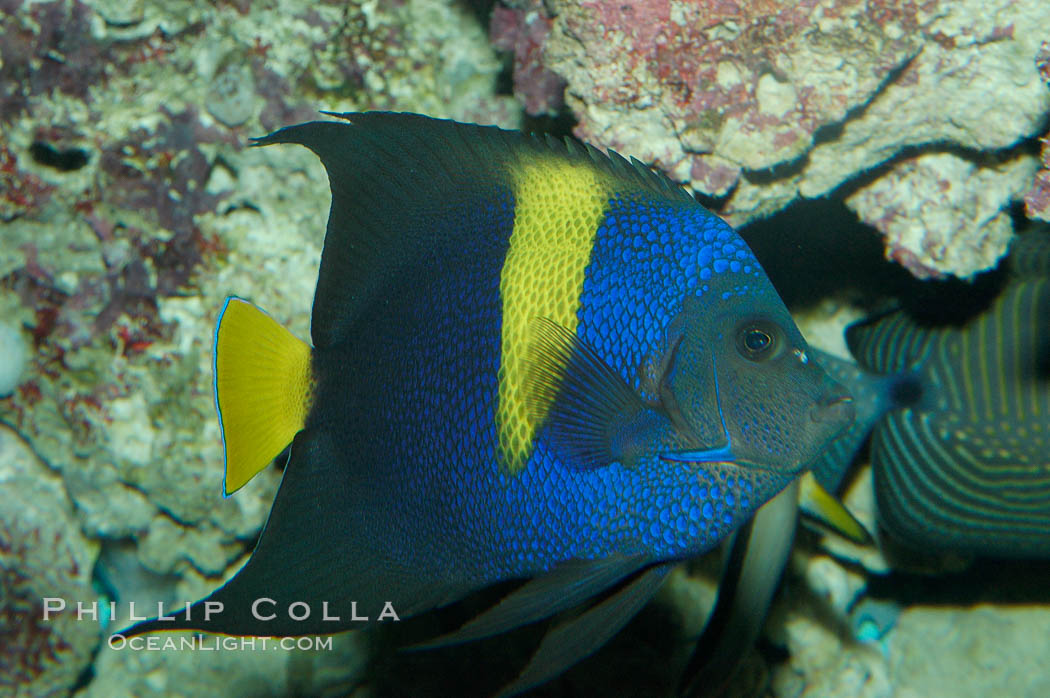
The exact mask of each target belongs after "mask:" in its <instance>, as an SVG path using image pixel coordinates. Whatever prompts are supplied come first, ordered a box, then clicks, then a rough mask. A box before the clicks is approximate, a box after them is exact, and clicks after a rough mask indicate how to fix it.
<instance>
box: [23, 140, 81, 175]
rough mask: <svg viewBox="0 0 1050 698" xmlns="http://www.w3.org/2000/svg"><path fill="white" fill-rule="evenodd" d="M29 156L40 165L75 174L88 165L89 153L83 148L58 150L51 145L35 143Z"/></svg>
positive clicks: (30, 147) (30, 149)
mask: <svg viewBox="0 0 1050 698" xmlns="http://www.w3.org/2000/svg"><path fill="white" fill-rule="evenodd" d="M29 154H30V156H32V158H33V161H34V162H36V163H37V164H38V165H44V166H45V167H51V168H54V169H56V170H58V171H59V172H73V171H74V170H79V169H80V168H81V167H83V166H84V165H86V164H87V163H88V152H87V151H86V150H83V149H81V148H64V149H61V150H59V149H57V148H55V147H54V146H52V145H51V144H50V143H45V142H44V141H34V142H33V144H32V145H31V146H29Z"/></svg>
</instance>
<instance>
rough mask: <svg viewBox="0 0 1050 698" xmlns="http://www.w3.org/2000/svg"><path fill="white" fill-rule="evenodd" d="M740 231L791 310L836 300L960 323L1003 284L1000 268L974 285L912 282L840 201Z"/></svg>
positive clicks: (816, 202)
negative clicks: (890, 306) (825, 300)
mask: <svg viewBox="0 0 1050 698" xmlns="http://www.w3.org/2000/svg"><path fill="white" fill-rule="evenodd" d="M740 234H741V236H743V238H744V239H745V240H746V241H747V243H748V245H749V246H750V247H751V249H752V250H753V251H754V253H755V256H756V257H757V258H758V261H759V262H760V263H761V264H762V267H763V269H765V271H766V273H767V274H768V275H769V278H770V280H771V281H772V282H773V286H774V287H776V289H777V291H778V292H779V293H780V295H781V297H782V298H783V299H784V302H785V303H786V304H787V305H788V307H789V308H791V309H792V310H800V309H804V308H807V307H812V306H814V305H816V304H817V303H819V302H820V301H822V300H824V299H825V298H829V297H838V298H844V299H847V300H849V301H851V302H853V303H855V304H857V305H859V306H861V307H862V308H865V309H866V310H868V311H869V312H874V311H876V310H881V309H884V308H885V307H886V306H887V305H896V306H901V307H904V308H905V309H907V310H909V311H910V312H911V313H912V314H913V315H914V316H916V318H917V319H920V320H921V321H925V322H930V323H935V324H941V323H959V322H963V321H965V320H966V319H967V318H969V317H972V316H973V315H974V314H976V313H978V312H980V311H981V310H982V309H984V308H986V307H987V306H988V304H989V303H991V301H992V300H993V299H994V298H995V297H996V296H997V295H998V293H999V292H1000V290H1001V289H1002V286H1003V284H1004V283H1005V280H1006V275H1005V271H1004V270H1002V269H995V270H991V271H988V272H985V273H983V274H979V275H978V276H977V277H976V278H975V279H974V280H973V281H962V280H960V279H955V278H948V279H945V280H927V281H921V280H919V279H916V278H915V277H913V276H912V275H911V274H910V273H908V272H907V271H906V270H905V269H904V268H902V267H901V266H899V265H897V264H895V263H893V262H890V261H888V260H887V259H886V258H885V254H884V251H883V239H882V236H881V235H880V234H879V232H878V231H877V230H876V229H875V228H872V227H871V226H869V225H866V224H865V223H862V222H861V221H860V220H859V219H858V218H857V217H856V215H855V214H854V213H853V212H852V211H851V210H850V209H849V208H847V207H846V205H845V203H843V201H842V199H841V198H839V197H828V198H821V199H809V200H801V201H797V202H795V203H793V204H792V205H790V206H788V207H787V208H786V209H784V210H783V211H780V212H779V213H777V214H775V215H773V216H770V217H769V218H766V219H763V220H760V221H756V222H754V223H751V224H749V225H747V226H744V227H742V228H741V229H740Z"/></svg>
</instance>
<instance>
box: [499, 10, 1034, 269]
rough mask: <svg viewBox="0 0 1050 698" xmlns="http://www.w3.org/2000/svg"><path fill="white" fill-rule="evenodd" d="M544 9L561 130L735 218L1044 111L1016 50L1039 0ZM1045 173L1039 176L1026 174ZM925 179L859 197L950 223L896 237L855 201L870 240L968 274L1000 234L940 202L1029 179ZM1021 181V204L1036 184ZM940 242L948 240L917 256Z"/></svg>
mask: <svg viewBox="0 0 1050 698" xmlns="http://www.w3.org/2000/svg"><path fill="white" fill-rule="evenodd" d="M514 4H515V6H521V4H522V3H521V2H516V3H514ZM544 7H546V8H547V9H548V10H549V12H550V16H551V18H552V22H551V28H550V32H549V34H548V35H547V37H546V39H545V40H544V42H543V46H542V48H541V49H540V50H539V51H538V52H536V53H535V55H538V56H539V57H540V60H541V62H542V65H543V67H544V68H546V69H548V70H551V71H553V72H554V73H557V74H558V75H559V76H560V77H562V78H563V79H564V80H565V81H566V89H565V103H566V105H567V106H568V108H569V109H571V110H572V112H573V113H574V115H575V116H576V118H577V126H576V131H575V133H576V135H577V136H578V137H580V138H581V139H583V140H586V141H588V142H591V143H594V144H596V145H598V146H603V147H608V148H612V149H614V150H617V151H618V152H620V153H622V154H624V155H631V156H634V157H637V158H639V159H640V160H643V161H644V162H647V163H649V164H652V165H654V166H656V167H658V168H659V169H662V170H663V171H664V172H666V173H667V174H668V175H670V176H671V177H672V178H673V179H675V180H677V181H680V182H683V183H686V184H688V185H689V186H691V187H692V188H693V189H694V190H696V191H697V192H700V193H702V194H706V195H710V196H715V197H719V198H721V199H722V201H721V202H720V205H721V208H720V210H719V213H720V214H721V215H722V216H723V217H725V218H726V219H727V220H728V221H730V222H731V223H733V224H735V225H740V224H743V223H747V222H749V221H752V220H755V219H757V218H761V217H764V216H769V215H771V214H773V213H776V212H777V211H779V210H781V209H783V208H784V207H785V206H787V205H789V204H791V203H792V202H793V201H795V200H797V199H799V198H816V197H822V196H827V195H829V194H832V195H833V194H837V193H840V192H842V191H844V189H843V185H845V184H846V183H847V182H850V185H849V186H848V187H846V188H845V189H849V190H855V189H856V185H857V184H861V185H862V186H867V185H870V184H871V183H872V180H873V179H878V178H880V177H884V176H885V177H890V181H889V182H888V184H889V185H892V186H897V185H899V186H905V182H906V181H911V180H914V179H915V178H916V177H919V176H922V172H921V171H914V172H911V173H910V174H909V175H908V176H907V177H903V176H899V174H898V173H894V167H893V166H894V164H895V163H896V162H897V161H898V160H899V159H900V158H902V157H905V156H914V155H917V154H923V153H936V152H943V151H944V148H945V147H949V148H959V149H961V150H963V151H966V152H970V153H971V154H972V155H973V156H974V157H970V158H969V159H971V160H973V161H974V162H977V163H980V162H981V158H980V157H976V155H977V154H978V153H984V152H986V151H992V153H993V154H995V156H996V157H999V156H1000V155H1003V154H1004V152H1005V151H1009V152H1006V153H1005V157H1006V158H1007V159H1010V158H1012V157H1013V156H1014V155H1022V156H1025V157H1032V156H1031V154H1030V152H1029V150H1030V149H1029V148H1028V145H1027V143H1026V140H1028V139H1032V138H1034V137H1036V136H1037V135H1038V134H1039V133H1040V132H1041V131H1042V130H1044V129H1045V119H1046V114H1047V113H1048V112H1050V91H1048V90H1047V89H1046V86H1045V84H1044V80H1045V77H1044V78H1041V77H1040V74H1039V70H1042V71H1043V72H1044V73H1045V72H1046V71H1047V67H1046V66H1047V58H1046V56H1043V57H1042V58H1040V59H1038V60H1033V58H1035V57H1036V55H1037V53H1038V51H1039V46H1040V42H1041V41H1043V40H1045V38H1046V36H1045V27H1046V26H1050V3H1046V2H1045V0H961V1H960V2H947V1H946V0H909V1H904V2H886V1H885V0H841V1H836V2H818V1H817V0H802V1H801V2H788V1H787V0H759V1H757V2H746V3H744V2H733V1H732V0H640V1H638V2H630V3H628V2H620V1H618V0H583V1H581V2H569V1H568V0H550V1H549V2H546V3H544ZM1037 62H1038V63H1039V66H1040V67H1039V68H1038V69H1037ZM518 88H519V90H520V89H523V88H522V86H521V85H518ZM526 99H527V96H526ZM920 169H922V168H920ZM957 169H960V170H961V169H965V168H957ZM1033 172H1034V170H1033ZM985 174H986V175H988V176H989V177H990V176H991V175H992V174H994V173H985ZM1047 179H1050V176H1048V175H1046V174H1045V172H1044V174H1041V175H1040V180H1039V182H1040V184H1039V187H1042V186H1044V185H1045V183H1046V180H1047ZM928 185H929V186H928ZM933 185H936V182H923V185H922V186H921V187H919V188H918V189H914V190H912V191H908V190H902V191H901V192H897V193H892V194H891V193H890V192H889V191H888V190H886V188H885V187H883V188H882V189H881V190H880V193H879V195H878V197H874V198H877V199H881V200H884V201H885V200H890V199H892V200H895V201H897V202H898V203H901V202H903V201H904V199H906V198H907V197H908V196H909V195H911V196H915V197H921V196H925V195H929V196H930V197H932V198H930V199H928V200H924V201H921V202H920V201H916V202H913V203H909V204H908V208H909V209H915V210H918V209H923V210H926V211H928V212H930V213H931V214H932V212H933V211H934V210H935V209H936V208H937V207H938V206H946V207H948V208H944V209H942V211H941V213H942V214H943V215H942V218H943V219H953V220H962V221H967V224H966V226H965V228H964V229H963V230H962V231H961V234H959V235H957V234H956V233H955V232H954V231H949V232H947V233H946V236H945V235H942V234H941V233H938V234H937V235H936V236H934V237H932V238H931V239H930V240H923V239H920V238H914V236H912V235H908V236H905V237H906V238H907V239H909V240H913V242H914V244H915V247H907V246H904V247H901V246H899V245H898V244H897V243H898V242H900V240H902V238H900V237H897V233H896V232H894V231H891V230H890V229H889V228H888V227H884V224H886V223H887V222H888V221H890V220H891V219H892V216H888V215H883V213H882V212H880V210H879V207H878V206H875V207H874V208H870V207H869V208H868V209H867V212H868V213H870V214H871V215H870V216H867V217H865V220H866V221H868V222H871V223H872V224H873V225H875V226H876V228H877V229H878V230H879V231H880V232H882V233H883V234H884V235H886V236H887V241H888V251H887V254H888V255H889V256H891V258H894V259H898V260H916V261H915V263H913V264H909V268H911V269H912V270H913V271H918V272H919V273H921V274H923V275H944V274H957V275H960V276H971V275H972V274H973V273H975V272H976V271H979V270H980V269H983V268H987V266H988V265H991V264H994V263H995V261H996V259H997V258H998V257H999V256H1000V255H1001V254H1002V253H1003V252H1004V251H1005V245H1006V238H1008V236H1006V237H1004V236H1003V235H1001V234H1000V232H999V231H995V232H993V231H990V230H986V229H984V227H983V224H980V223H976V222H973V221H972V220H970V219H969V218H968V217H967V215H966V211H965V210H964V209H955V208H951V207H953V206H957V205H963V204H964V202H972V201H974V200H976V199H975V197H977V198H980V199H981V200H982V202H983V203H982V205H987V206H990V207H992V209H994V210H998V211H1002V210H1006V209H1007V208H1008V207H1009V206H1010V204H1011V203H1012V202H1014V201H1017V200H1020V199H1021V198H1023V196H1024V192H1025V191H1028V190H1029V189H1030V188H1031V182H1030V181H1029V182H1023V183H1021V184H1020V185H1018V183H1017V182H1016V181H1015V180H1014V178H1013V177H1012V176H1011V178H1010V186H1009V187H1006V186H1001V187H998V186H997V187H995V191H997V192H998V193H999V195H1000V197H1001V198H999V199H996V200H994V201H991V200H989V199H988V198H987V196H984V195H978V194H977V193H974V194H973V195H966V196H955V195H953V196H952V197H947V198H945V197H942V196H940V194H939V193H938V189H937V187H936V186H933ZM957 185H958V186H976V185H975V184H970V185H967V183H965V182H961V183H957ZM1018 187H1019V188H1018ZM1039 187H1037V189H1035V190H1033V191H1032V192H1031V194H1030V195H1029V197H1028V199H1029V201H1030V202H1032V203H1030V205H1029V208H1030V210H1034V208H1033V207H1038V206H1037V204H1038V202H1040V201H1042V200H1043V199H1044V193H1043V191H1044V190H1043V189H1042V188H1039ZM868 203H871V201H869V202H868ZM1038 205H1041V204H1038ZM862 217H864V216H862ZM987 220H988V221H991V220H998V218H997V217H996V216H992V217H990V218H988V219H987ZM980 241H984V242H980ZM989 241H994V243H990V244H986V243H988V242H989ZM974 242H979V243H980V244H979V245H978V247H975V248H971V247H970V244H971V243H974ZM953 246H954V247H959V248H961V249H960V250H959V251H958V254H956V253H954V252H953V253H950V254H945V255H944V256H943V258H942V259H940V260H939V261H938V260H934V259H933V258H932V257H930V254H931V252H930V251H931V250H937V249H940V248H942V247H944V248H945V249H947V248H951V247H953ZM890 247H892V249H889V248H890ZM971 253H972V254H971ZM928 263H930V264H933V266H932V267H931V266H930V265H929V264H928Z"/></svg>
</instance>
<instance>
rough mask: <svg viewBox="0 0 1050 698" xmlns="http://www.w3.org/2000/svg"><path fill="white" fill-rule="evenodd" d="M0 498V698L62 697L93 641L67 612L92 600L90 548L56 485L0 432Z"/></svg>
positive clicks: (86, 623) (93, 553) (94, 635)
mask: <svg viewBox="0 0 1050 698" xmlns="http://www.w3.org/2000/svg"><path fill="white" fill-rule="evenodd" d="M0 491H2V492H3V497H2V498H0V647H2V648H3V650H2V651H0V695H5V696H27V697H29V696H50V695H62V694H64V693H67V692H68V691H69V690H70V689H71V688H72V687H73V686H74V684H75V683H76V682H77V679H78V678H79V677H80V674H81V673H82V672H83V671H84V670H85V669H86V668H87V667H88V665H89V664H90V663H91V660H92V656H93V654H94V651H95V649H96V647H97V646H98V644H99V642H100V638H101V635H100V629H99V624H98V622H97V621H92V620H89V619H86V618H85V619H80V620H78V619H77V616H76V613H75V610H74V609H75V607H76V603H77V602H83V603H84V604H87V605H90V604H91V603H92V602H93V601H95V600H96V599H97V598H98V595H97V594H96V593H95V592H94V591H93V590H92V588H91V572H92V569H93V568H94V565H95V558H96V557H97V556H98V545H97V544H95V543H92V542H91V541H89V540H88V539H86V538H85V537H84V536H83V535H82V534H81V532H80V527H79V526H78V525H77V522H76V521H75V519H74V518H73V505H72V502H70V500H69V497H68V496H67V494H66V489H65V486H64V485H63V483H62V478H60V477H59V476H58V475H56V474H55V473H53V472H51V471H50V470H49V469H48V468H47V466H46V465H44V464H43V463H41V462H40V460H39V459H38V458H37V457H36V455H35V454H34V453H33V452H32V450H30V448H29V446H28V445H26V443H25V442H23V441H22V440H21V439H20V438H19V437H18V436H17V435H16V434H15V433H14V432H13V431H12V430H11V429H9V428H7V427H6V426H2V425H0ZM45 599H55V600H56V601H53V602H46V601H45ZM59 599H60V600H61V602H62V603H63V604H64V605H65V609H64V610H62V611H58V610H57V609H58V604H59V602H58V601H57V600H59ZM45 603H47V604H49V605H48V608H49V609H51V610H55V612H54V613H48V614H45V612H44V611H45ZM45 615H46V616H47V619H46V620H45Z"/></svg>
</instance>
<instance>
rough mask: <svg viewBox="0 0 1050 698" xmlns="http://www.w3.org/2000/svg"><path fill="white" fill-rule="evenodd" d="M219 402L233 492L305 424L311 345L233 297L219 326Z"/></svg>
mask: <svg viewBox="0 0 1050 698" xmlns="http://www.w3.org/2000/svg"><path fill="white" fill-rule="evenodd" d="M214 357H215V403H216V407H217V408H218V412H219V427H220V429H221V430H222V441H223V445H224V447H225V449H226V477H225V480H224V481H223V490H224V492H225V494H226V495H230V494H233V493H234V492H236V491H237V490H238V489H240V488H241V487H243V486H244V485H245V484H246V483H247V482H248V481H249V480H251V479H252V478H253V477H255V475H256V474H257V473H258V472H259V471H260V470H262V469H263V468H265V467H266V466H267V465H269V464H270V462H271V461H272V460H273V459H274V458H276V457H277V455H278V454H279V453H280V452H281V451H282V450H284V447H285V446H287V445H288V444H290V443H291V442H292V438H293V437H294V436H295V434H296V433H297V432H298V431H300V430H301V429H302V428H303V426H304V425H305V423H306V414H307V411H308V410H309V408H310V405H309V401H310V395H311V392H312V391H311V385H312V383H313V377H312V374H311V369H310V347H309V345H307V344H306V343H305V342H303V341H302V340H300V339H299V338H298V337H296V336H295V335H293V334H292V333H291V332H289V331H288V330H286V329H285V328H284V327H282V326H281V325H280V324H278V323H277V321H276V320H274V319H273V318H271V317H270V316H269V315H267V314H266V313H264V312H263V311H262V310H260V309H259V308H257V307H256V306H254V305H252V304H251V303H249V302H248V301H246V300H243V299H241V298H236V297H233V296H230V297H229V298H227V299H226V304H225V305H224V306H223V308H222V312H221V313H220V314H219V323H218V326H217V327H216V328H215V353H214Z"/></svg>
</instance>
